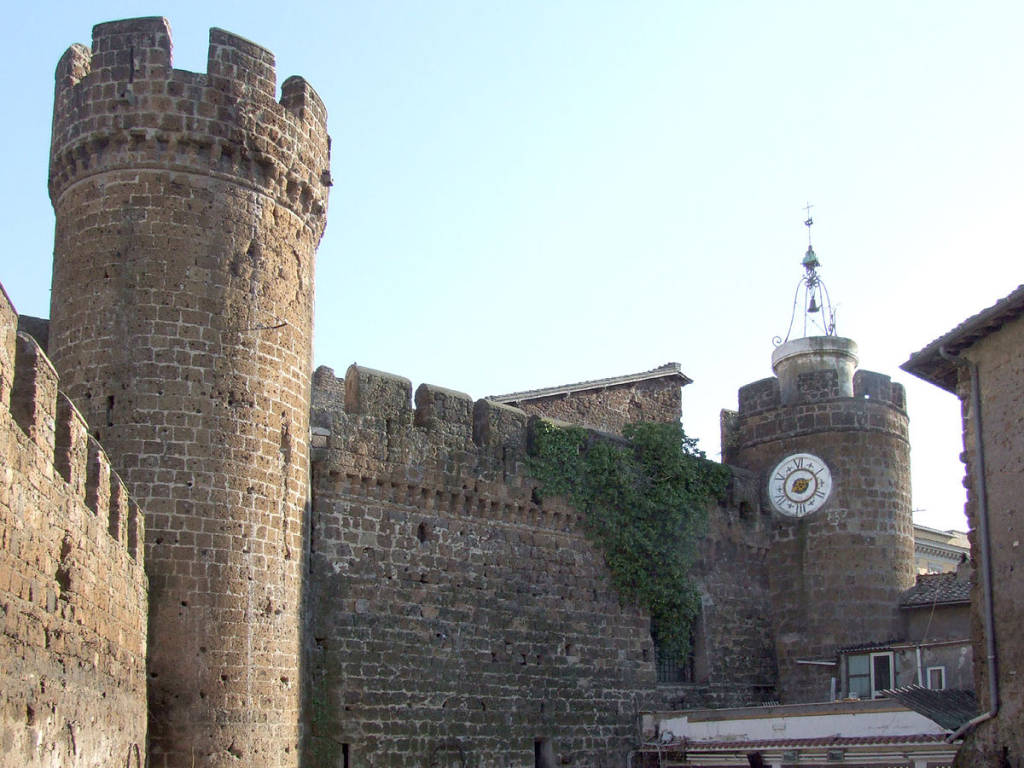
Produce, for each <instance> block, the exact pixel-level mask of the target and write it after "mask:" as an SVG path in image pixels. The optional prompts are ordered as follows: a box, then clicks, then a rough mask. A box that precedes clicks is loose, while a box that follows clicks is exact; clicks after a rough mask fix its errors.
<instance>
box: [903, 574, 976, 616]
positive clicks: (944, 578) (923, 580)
mask: <svg viewBox="0 0 1024 768" xmlns="http://www.w3.org/2000/svg"><path fill="white" fill-rule="evenodd" d="M969 602H971V582H970V580H969V579H958V578H957V574H956V573H922V574H920V575H919V576H918V577H917V584H915V585H914V586H913V587H911V588H910V589H908V590H907V591H906V592H904V593H903V594H902V595H900V605H901V606H903V607H906V608H910V607H915V606H920V605H943V604H947V603H969Z"/></svg>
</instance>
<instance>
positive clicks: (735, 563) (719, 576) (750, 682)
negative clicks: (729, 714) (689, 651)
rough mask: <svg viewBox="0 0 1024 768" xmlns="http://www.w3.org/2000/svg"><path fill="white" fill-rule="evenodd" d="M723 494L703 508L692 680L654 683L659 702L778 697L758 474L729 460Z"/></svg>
mask: <svg viewBox="0 0 1024 768" xmlns="http://www.w3.org/2000/svg"><path fill="white" fill-rule="evenodd" d="M729 469H730V471H731V473H732V479H731V481H730V485H729V490H728V495H727V498H726V499H725V502H724V503H723V504H717V505H714V506H713V507H712V508H711V509H710V510H709V515H708V530H707V535H706V536H705V538H704V540H703V541H702V542H701V544H700V548H699V557H698V560H697V562H696V564H695V569H694V574H693V576H694V579H695V581H696V582H697V585H698V588H699V590H700V593H701V615H700V618H699V620H698V623H697V626H696V628H695V636H694V659H693V670H692V680H691V681H690V682H687V683H685V684H681V685H665V684H663V685H659V687H658V693H659V695H660V698H661V701H662V705H661V706H662V707H663V708H665V709H706V708H717V707H740V706H749V705H751V704H757V703H761V702H765V701H771V700H774V699H775V698H776V695H777V694H776V687H777V685H778V675H777V671H776V666H775V648H774V644H773V642H772V620H771V610H770V608H771V590H770V581H769V570H768V569H769V563H768V553H769V548H770V545H771V532H772V528H771V515H770V514H769V512H768V510H767V509H765V508H764V507H762V506H761V504H760V497H759V494H758V491H757V478H756V476H754V475H753V474H752V473H750V472H746V471H744V470H742V469H738V468H736V467H729Z"/></svg>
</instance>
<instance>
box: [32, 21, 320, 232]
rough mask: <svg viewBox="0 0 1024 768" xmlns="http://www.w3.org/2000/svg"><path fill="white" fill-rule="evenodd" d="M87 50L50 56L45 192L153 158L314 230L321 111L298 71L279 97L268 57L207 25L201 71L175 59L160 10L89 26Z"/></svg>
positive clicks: (152, 163) (54, 193)
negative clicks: (252, 196) (279, 209)
mask: <svg viewBox="0 0 1024 768" xmlns="http://www.w3.org/2000/svg"><path fill="white" fill-rule="evenodd" d="M92 40H93V43H92V50H91V51H90V50H89V49H88V48H86V47H85V46H84V45H81V44H75V45H72V46H71V47H70V48H68V50H67V51H66V52H65V53H64V55H63V56H62V57H61V59H60V62H59V63H58V64H57V71H56V86H55V93H54V112H53V134H52V139H51V145H50V176H49V189H50V199H51V201H52V202H53V204H54V206H57V204H58V201H59V199H60V197H61V195H63V194H64V193H65V191H66V190H67V189H68V188H69V187H71V186H72V185H74V184H75V183H76V182H79V181H81V180H82V179H84V178H88V177H90V176H92V175H94V174H96V173H99V172H104V171H110V170H116V169H119V168H146V167H155V168H161V169H169V170H180V171H186V172H192V173H201V174H205V175H209V176H213V177H218V178H222V179H228V180H232V181H235V182H238V183H241V184H243V185H245V186H248V187H251V188H252V189H254V190H256V191H258V192H260V193H262V194H265V195H267V196H269V197H271V198H273V199H274V200H275V201H276V202H277V203H279V204H280V205H283V206H285V207H287V208H289V209H290V210H291V211H292V212H294V213H295V214H297V215H298V216H299V217H300V218H301V219H302V220H303V221H304V222H305V224H306V226H307V227H310V228H311V229H312V230H313V231H314V232H315V234H316V237H317V239H319V237H320V236H321V235H322V233H323V230H324V226H325V224H326V215H327V193H328V189H329V187H330V185H331V179H330V171H329V164H330V140H329V138H328V135H327V111H326V110H325V109H324V105H323V102H322V101H321V100H320V97H319V96H318V95H317V94H316V91H314V90H313V88H312V86H310V85H309V83H307V82H306V81H305V80H304V79H302V78H301V77H290V78H288V79H287V80H285V81H284V83H283V85H282V86H281V98H280V101H278V100H277V99H276V88H277V85H276V83H277V76H276V72H275V66H274V55H273V54H272V53H271V52H270V51H268V50H267V49H266V48H263V47H261V46H259V45H256V44H255V43H252V42H249V41H248V40H245V39H244V38H241V37H238V36H237V35H233V34H231V33H230V32H225V31H224V30H222V29H211V30H210V47H209V55H208V60H207V70H206V73H205V74H204V73H196V72H188V71H185V70H180V69H174V68H173V67H172V56H171V47H172V46H171V29H170V24H169V23H168V21H167V19H164V18H161V17H149V18H139V19H125V20H122V21H112V22H107V23H105V24H97V25H96V26H95V27H93V34H92Z"/></svg>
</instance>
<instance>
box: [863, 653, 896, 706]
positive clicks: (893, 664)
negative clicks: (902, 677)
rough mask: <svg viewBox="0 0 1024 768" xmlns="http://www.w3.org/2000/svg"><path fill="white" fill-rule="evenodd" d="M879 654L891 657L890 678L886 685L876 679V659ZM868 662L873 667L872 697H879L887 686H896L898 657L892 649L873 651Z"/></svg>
mask: <svg viewBox="0 0 1024 768" xmlns="http://www.w3.org/2000/svg"><path fill="white" fill-rule="evenodd" d="M879 656H886V657H888V659H889V680H888V682H887V683H886V684H885V685H879V684H878V681H877V680H875V659H877V658H878V657H879ZM868 664H869V666H870V669H871V698H872V699H877V698H878V692H879V691H884V690H886V689H887V688H895V687H896V659H895V658H894V656H893V652H892V651H881V652H879V653H872V654H871V658H870V659H868Z"/></svg>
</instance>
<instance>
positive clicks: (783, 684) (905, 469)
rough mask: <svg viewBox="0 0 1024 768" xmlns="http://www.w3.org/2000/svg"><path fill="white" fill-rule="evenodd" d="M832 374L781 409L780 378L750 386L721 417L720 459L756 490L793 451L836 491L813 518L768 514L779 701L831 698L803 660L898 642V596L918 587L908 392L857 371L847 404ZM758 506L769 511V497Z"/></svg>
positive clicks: (819, 669)
mask: <svg viewBox="0 0 1024 768" xmlns="http://www.w3.org/2000/svg"><path fill="white" fill-rule="evenodd" d="M818 373H820V374H821V375H820V376H819V375H817V374H818ZM834 374H835V371H833V370H826V371H821V372H814V371H808V372H804V373H803V374H801V377H800V378H799V381H798V382H794V386H793V388H792V391H791V392H790V398H791V400H790V401H789V402H788V403H786V404H784V403H783V402H782V397H781V395H780V388H779V385H778V383H777V382H776V380H774V379H765V380H762V381H760V382H756V383H754V384H751V385H748V386H746V387H744V388H743V389H741V390H740V409H739V412H738V414H737V415H736V416H735V417H733V416H730V417H729V418H726V419H723V446H725V451H726V460H727V461H729V462H730V463H735V464H737V465H738V466H740V467H743V468H745V469H748V470H750V471H751V472H752V473H754V474H755V476H756V477H757V478H758V487H759V488H761V489H765V488H766V487H767V479H768V473H769V472H770V471H771V470H772V469H773V468H774V467H775V466H776V464H777V463H778V462H779V461H781V460H782V458H784V457H785V456H787V455H790V454H794V453H803V452H807V453H812V454H814V455H816V456H818V457H820V458H821V459H823V460H824V461H825V462H826V463H827V464H828V466H829V468H830V470H831V472H832V478H833V483H834V490H833V492H832V495H831V497H830V498H829V499H828V501H827V502H826V503H825V505H824V506H823V507H822V508H821V509H820V510H818V511H817V512H815V513H813V514H810V515H808V516H806V517H802V518H789V517H786V516H784V515H781V514H778V513H771V514H770V521H771V522H770V523H769V525H770V527H771V538H772V540H771V544H770V547H769V549H768V557H767V563H766V565H767V568H768V573H769V575H770V582H771V595H772V599H771V615H772V623H773V635H774V642H775V648H776V656H777V659H778V668H779V669H778V675H779V695H780V696H781V698H782V700H783V702H786V703H788V702H804V701H823V700H827V699H828V696H829V691H830V680H829V678H830V677H834V676H835V674H836V671H835V670H834V669H832V668H830V667H827V666H820V665H813V664H799V663H798V662H799V661H814V660H830V659H834V658H835V652H836V650H837V649H838V648H840V647H843V646H852V645H858V644H861V643H870V642H885V641H888V640H891V639H893V638H896V637H897V636H898V635H899V633H900V630H901V625H900V621H901V620H900V615H899V610H898V605H899V595H900V592H901V591H903V590H904V589H907V588H908V587H910V586H911V585H912V584H913V583H914V576H913V525H912V519H911V506H910V448H909V443H908V440H907V415H906V411H905V410H904V408H905V406H904V395H903V388H902V386H900V385H899V384H893V383H892V382H891V381H890V380H889V378H888V377H887V376H882V375H881V374H876V373H871V372H869V371H858V372H857V373H856V374H854V376H853V381H852V389H853V396H852V397H848V396H843V394H842V392H841V391H840V389H841V388H838V387H837V385H836V384H835V382H836V381H837V379H836V377H835V375H834ZM762 493H764V491H762ZM762 507H763V508H764V509H765V510H770V509H771V507H770V502H769V499H768V498H767V497H766V496H763V497H762Z"/></svg>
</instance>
